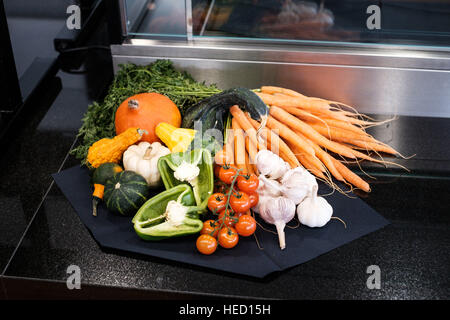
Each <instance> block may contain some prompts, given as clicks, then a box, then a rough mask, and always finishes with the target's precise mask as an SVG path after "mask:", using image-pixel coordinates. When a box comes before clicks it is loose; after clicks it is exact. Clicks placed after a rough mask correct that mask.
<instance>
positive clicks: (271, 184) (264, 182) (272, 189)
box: [252, 174, 281, 213]
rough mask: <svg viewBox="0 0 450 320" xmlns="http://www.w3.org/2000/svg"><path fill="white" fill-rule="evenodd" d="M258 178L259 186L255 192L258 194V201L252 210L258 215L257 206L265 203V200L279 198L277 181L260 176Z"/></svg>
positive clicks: (279, 187) (279, 191) (279, 186)
mask: <svg viewBox="0 0 450 320" xmlns="http://www.w3.org/2000/svg"><path fill="white" fill-rule="evenodd" d="M258 178H259V185H258V189H256V192H257V193H258V196H259V201H258V203H257V204H256V206H254V207H253V208H252V210H253V211H255V212H256V213H259V206H260V205H261V203H263V202H264V201H265V198H269V199H272V198H274V197H279V196H281V184H280V183H279V182H278V181H277V180H272V179H267V178H266V177H264V176H263V175H262V174H261V175H259V177H258Z"/></svg>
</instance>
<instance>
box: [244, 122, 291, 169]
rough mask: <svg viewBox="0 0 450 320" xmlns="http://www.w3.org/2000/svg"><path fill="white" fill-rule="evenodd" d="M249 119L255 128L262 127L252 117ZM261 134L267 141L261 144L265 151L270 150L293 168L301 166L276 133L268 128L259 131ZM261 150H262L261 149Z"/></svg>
mask: <svg viewBox="0 0 450 320" xmlns="http://www.w3.org/2000/svg"><path fill="white" fill-rule="evenodd" d="M247 119H249V121H250V123H251V124H252V125H253V127H254V128H259V127H260V123H259V122H258V121H256V120H253V119H252V118H250V116H248V115H247ZM259 134H260V137H261V138H262V139H263V140H264V141H265V142H261V143H262V144H264V145H265V149H269V150H271V151H272V152H273V153H275V154H278V155H279V156H280V157H281V158H282V159H283V160H284V161H286V162H287V163H289V165H290V166H291V167H292V168H296V167H298V166H299V165H300V162H299V161H298V159H297V157H296V156H295V154H294V153H293V152H292V150H291V149H290V148H289V146H288V145H287V144H286V142H284V141H283V140H282V139H281V138H280V137H279V136H278V135H277V134H276V133H275V132H274V131H272V130H269V129H268V128H263V129H261V130H260V131H259ZM258 141H260V139H258ZM259 149H260V150H262V149H261V148H259Z"/></svg>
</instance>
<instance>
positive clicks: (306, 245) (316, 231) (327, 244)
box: [53, 166, 389, 278]
mask: <svg viewBox="0 0 450 320" xmlns="http://www.w3.org/2000/svg"><path fill="white" fill-rule="evenodd" d="M53 178H54V180H55V182H56V184H57V185H58V186H59V188H60V189H61V191H62V192H63V193H64V195H65V196H66V197H67V199H68V200H69V202H70V203H71V204H72V206H73V207H74V209H75V211H76V212H77V213H78V215H79V216H80V219H81V221H82V222H83V223H84V224H85V226H86V227H87V228H88V229H89V231H90V232H91V234H92V235H93V236H94V238H95V240H96V241H97V242H98V243H99V245H100V246H102V247H107V248H112V249H120V250H125V251H130V252H135V253H140V254H144V255H148V256H156V257H160V258H165V259H169V260H174V261H180V262H184V263H189V264H193V265H198V266H203V267H208V268H213V269H217V270H223V271H227V272H232V273H237V274H243V275H248V276H252V277H257V278H263V277H264V276H266V275H268V274H269V273H272V272H275V271H281V270H284V269H286V268H289V267H293V266H295V265H298V264H301V263H303V262H306V261H308V260H311V259H313V258H315V257H317V256H319V255H321V254H324V253H326V252H328V251H331V250H333V249H334V248H337V247H339V246H341V245H344V244H346V243H348V242H350V241H352V240H355V239H357V238H359V237H361V236H363V235H366V234H368V233H370V232H373V231H375V230H378V229H380V228H382V227H384V226H386V225H387V224H389V222H388V221H387V220H386V219H384V218H383V217H382V216H380V215H379V214H378V213H377V212H375V211H374V210H373V209H372V208H370V207H369V206H368V205H367V204H366V203H365V202H363V201H362V200H360V199H358V198H356V199H351V198H348V197H346V196H343V195H341V194H339V193H337V192H336V193H334V194H333V195H331V196H328V197H327V198H326V199H327V200H328V202H329V203H330V204H331V205H332V206H333V210H334V213H333V215H334V216H337V217H339V218H341V219H343V220H344V221H345V222H346V224H347V228H344V226H343V224H342V223H341V222H339V221H337V220H335V219H332V220H331V221H330V222H329V223H328V224H327V225H326V226H324V227H322V228H308V227H305V226H300V227H299V228H296V229H290V228H288V227H286V228H285V232H286V249H285V250H280V247H279V245H278V238H277V236H276V235H274V234H272V233H270V232H266V231H263V230H261V229H260V228H258V230H257V233H256V234H257V237H258V240H259V243H260V245H261V247H263V249H262V250H261V249H259V248H258V246H257V244H256V242H255V239H254V237H249V238H243V237H241V238H240V240H239V243H238V245H237V246H236V247H234V248H233V249H229V250H227V249H223V248H220V247H219V248H218V249H217V251H216V252H215V253H214V254H212V255H210V256H205V255H202V254H200V253H198V251H197V249H196V247H195V240H196V238H197V236H189V237H181V238H174V239H170V240H164V241H160V242H146V241H144V240H141V239H140V238H139V237H138V236H137V235H136V233H135V232H134V229H133V225H132V224H131V219H132V217H122V216H118V215H115V214H112V213H110V212H108V211H107V210H106V208H105V207H104V206H103V204H100V205H99V207H98V215H97V217H94V216H92V195H91V194H92V190H91V188H90V185H89V180H90V177H89V173H88V170H87V169H86V168H81V167H79V166H76V167H73V168H70V169H67V170H64V171H62V172H60V173H57V174H54V175H53ZM290 224H292V222H291V223H290ZM267 227H268V228H271V229H273V230H274V228H273V227H272V226H267Z"/></svg>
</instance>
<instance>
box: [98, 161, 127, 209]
mask: <svg viewBox="0 0 450 320" xmlns="http://www.w3.org/2000/svg"><path fill="white" fill-rule="evenodd" d="M122 171H123V169H122V167H121V166H119V165H118V164H117V163H113V162H107V163H104V164H102V165H100V166H99V167H98V168H97V169H95V171H94V173H93V174H92V181H91V182H92V184H93V185H94V192H93V193H92V215H93V216H97V205H98V202H99V201H100V200H102V199H103V195H104V192H105V184H106V181H108V180H109V179H111V178H112V177H114V175H116V174H117V173H119V172H122Z"/></svg>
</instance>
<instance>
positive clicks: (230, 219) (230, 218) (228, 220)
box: [217, 209, 238, 227]
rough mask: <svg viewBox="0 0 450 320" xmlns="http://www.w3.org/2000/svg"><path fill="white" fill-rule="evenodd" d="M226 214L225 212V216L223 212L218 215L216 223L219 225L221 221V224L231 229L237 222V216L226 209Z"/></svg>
mask: <svg viewBox="0 0 450 320" xmlns="http://www.w3.org/2000/svg"><path fill="white" fill-rule="evenodd" d="M226 212H227V215H226V216H225V210H223V211H221V212H220V213H219V219H218V221H217V223H218V224H219V225H220V224H221V223H222V221H223V223H224V224H225V225H226V226H229V227H232V226H234V224H235V223H236V222H237V219H238V216H237V215H236V214H235V213H234V212H233V211H231V210H230V209H227V210H226ZM224 216H225V218H224Z"/></svg>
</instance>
